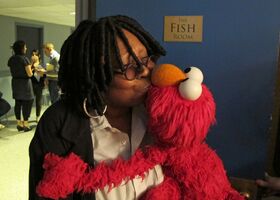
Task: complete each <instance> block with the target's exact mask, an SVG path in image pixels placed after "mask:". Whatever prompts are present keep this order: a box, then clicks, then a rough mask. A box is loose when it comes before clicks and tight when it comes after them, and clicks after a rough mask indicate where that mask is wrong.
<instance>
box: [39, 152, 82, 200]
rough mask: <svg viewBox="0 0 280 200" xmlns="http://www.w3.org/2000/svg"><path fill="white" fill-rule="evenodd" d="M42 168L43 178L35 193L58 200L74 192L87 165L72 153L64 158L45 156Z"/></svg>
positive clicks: (51, 155) (50, 154)
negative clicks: (43, 171)
mask: <svg viewBox="0 0 280 200" xmlns="http://www.w3.org/2000/svg"><path fill="white" fill-rule="evenodd" d="M43 168H44V169H45V173H44V178H43V181H41V182H40V183H39V185H38V186H37V188H36V192H37V193H38V194H39V196H42V197H48V198H52V199H59V198H66V197H67V195H68V194H70V193H72V192H73V191H74V190H75V188H76V186H77V183H78V182H79V180H80V178H81V177H82V176H83V174H84V173H85V171H86V169H87V164H86V163H84V162H83V161H82V160H81V159H80V158H79V157H78V156H77V155H75V154H74V153H70V154H69V155H68V156H67V157H66V158H61V157H59V156H57V155H55V154H52V153H49V154H46V156H45V161H44V164H43Z"/></svg>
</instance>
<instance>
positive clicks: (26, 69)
mask: <svg viewBox="0 0 280 200" xmlns="http://www.w3.org/2000/svg"><path fill="white" fill-rule="evenodd" d="M12 48H13V51H14V55H12V56H11V57H10V58H9V61H8V66H9V67H10V72H11V75H12V92H13V98H14V99H15V108H14V112H15V116H16V119H17V129H18V131H25V132H26V131H30V130H31V128H30V126H29V123H28V119H29V116H30V113H31V108H32V103H33V99H34V93H33V88H32V82H31V79H30V77H31V76H32V75H33V74H32V70H31V64H30V61H29V59H28V58H27V57H26V56H25V54H26V50H27V48H26V43H25V42H24V41H22V40H18V41H16V42H15V43H14V44H13V47H12ZM21 113H22V115H23V121H22V120H21Z"/></svg>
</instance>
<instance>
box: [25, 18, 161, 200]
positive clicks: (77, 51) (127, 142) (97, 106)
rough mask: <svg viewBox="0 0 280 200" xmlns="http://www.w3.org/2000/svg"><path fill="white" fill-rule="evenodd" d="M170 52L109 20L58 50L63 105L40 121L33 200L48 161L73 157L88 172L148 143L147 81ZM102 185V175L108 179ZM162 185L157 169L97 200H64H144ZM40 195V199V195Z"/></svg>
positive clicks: (126, 21)
mask: <svg viewBox="0 0 280 200" xmlns="http://www.w3.org/2000/svg"><path fill="white" fill-rule="evenodd" d="M163 55H165V50H164V49H163V48H162V47H161V46H160V45H159V43H158V42H156V41H155V40H154V38H153V37H152V36H151V35H150V34H149V33H148V32H147V31H145V30H144V29H143V28H142V26H141V25H140V24H139V23H137V22H136V21H135V20H134V19H132V18H129V17H127V16H110V17H104V18H101V19H99V20H98V21H96V22H92V21H89V20H86V21H83V22H81V23H80V24H79V26H78V27H77V28H76V30H75V31H74V32H73V33H72V34H71V35H70V36H69V37H68V38H67V40H66V41H65V42H64V44H63V46H62V48H61V57H60V61H59V64H60V70H59V86H60V88H61V91H62V93H63V95H62V98H61V100H59V101H58V102H56V103H55V104H54V105H52V106H51V107H49V108H48V109H47V110H46V111H45V113H44V114H43V116H42V118H41V120H40V122H39V124H38V126H37V129H36V132H35V135H34V137H33V139H32V141H31V144H30V148H29V156H30V173H29V199H44V198H43V197H39V195H38V194H37V193H36V186H37V185H38V183H39V182H40V180H41V179H42V177H43V174H44V170H46V169H47V168H48V166H47V164H46V165H44V167H43V160H44V156H45V155H46V154H47V153H49V152H51V153H54V154H56V155H59V156H67V155H69V154H70V153H72V152H73V153H75V154H76V155H78V156H79V157H80V158H82V159H83V161H84V162H86V163H87V164H88V165H89V166H91V167H94V165H97V164H98V163H100V162H103V161H104V162H107V163H110V162H111V161H113V160H114V159H116V158H118V157H123V158H124V159H128V158H129V157H130V156H131V155H132V154H133V153H134V152H135V150H136V149H137V148H138V147H140V146H141V145H143V144H144V143H145V144H147V143H148V142H149V141H150V140H149V138H147V135H146V134H145V133H146V124H145V123H146V114H145V108H144V106H143V103H144V100H145V96H146V92H147V90H148V87H149V86H150V74H151V70H152V69H153V67H154V65H155V62H156V60H157V59H158V58H159V57H160V56H163ZM104 177H105V174H104ZM162 181H163V173H162V170H161V167H160V166H156V167H154V168H153V169H150V170H149V171H148V173H146V175H145V177H143V179H142V177H136V178H134V179H132V180H129V181H125V182H123V183H122V184H120V185H119V186H117V187H114V188H106V187H105V188H104V189H101V190H98V191H97V192H96V193H95V194H92V193H89V194H83V193H81V192H78V191H76V192H73V193H72V194H71V195H68V196H67V197H65V199H71V200H72V199H73V200H79V199H83V200H92V199H98V200H107V199H110V200H115V199H118V200H130V199H139V198H140V197H141V195H142V194H143V193H144V192H145V191H147V190H148V189H150V188H152V187H154V186H156V185H158V184H160V183H161V182H162ZM37 192H38V191H37Z"/></svg>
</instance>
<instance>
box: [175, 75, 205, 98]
mask: <svg viewBox="0 0 280 200" xmlns="http://www.w3.org/2000/svg"><path fill="white" fill-rule="evenodd" d="M179 92H180V94H181V96H182V97H183V98H184V99H187V100H191V101H194V100H196V99H198V98H199V97H200V95H201V93H202V86H201V83H199V82H198V81H196V80H193V79H187V80H185V81H183V82H181V83H180V85H179Z"/></svg>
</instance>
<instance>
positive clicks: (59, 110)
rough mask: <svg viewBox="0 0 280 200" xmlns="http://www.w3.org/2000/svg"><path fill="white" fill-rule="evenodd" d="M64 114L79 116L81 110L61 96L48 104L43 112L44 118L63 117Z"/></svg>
mask: <svg viewBox="0 0 280 200" xmlns="http://www.w3.org/2000/svg"><path fill="white" fill-rule="evenodd" d="M65 115H68V116H69V115H71V116H76V117H80V116H82V114H81V112H79V110H78V108H77V106H75V105H74V104H73V103H71V101H70V100H68V99H64V98H61V99H59V100H58V101H56V102H55V103H53V104H52V105H50V106H49V107H48V108H47V109H46V111H45V112H44V114H43V116H42V117H44V118H51V119H53V118H55V119H57V118H63V117H64V116H65Z"/></svg>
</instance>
